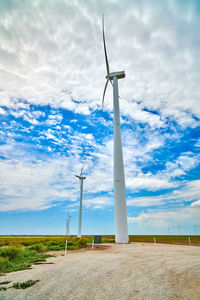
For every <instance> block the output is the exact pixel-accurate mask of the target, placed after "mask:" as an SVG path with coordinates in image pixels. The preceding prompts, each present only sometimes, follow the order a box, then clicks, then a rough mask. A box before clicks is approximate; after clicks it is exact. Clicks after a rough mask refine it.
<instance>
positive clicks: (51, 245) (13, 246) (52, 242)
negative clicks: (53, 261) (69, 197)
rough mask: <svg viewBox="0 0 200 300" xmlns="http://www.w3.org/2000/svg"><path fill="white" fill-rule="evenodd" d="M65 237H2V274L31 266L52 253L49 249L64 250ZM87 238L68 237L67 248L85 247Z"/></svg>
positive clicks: (0, 250)
mask: <svg viewBox="0 0 200 300" xmlns="http://www.w3.org/2000/svg"><path fill="white" fill-rule="evenodd" d="M65 244H66V236H65V237H46V236H44V237H43V236H40V237H33V238H32V237H29V236H28V237H21V236H19V237H18V236H15V237H9V236H8V237H3V238H2V237H0V246H1V247H0V274H1V275H2V273H7V272H14V271H18V270H24V269H27V268H30V267H31V265H32V264H39V263H42V262H44V261H45V259H46V258H47V257H50V256H51V255H48V254H45V252H48V251H59V250H64V249H65ZM86 244H87V239H86V238H77V237H73V236H70V237H68V243H67V249H68V250H77V249H80V248H82V247H85V246H86Z"/></svg>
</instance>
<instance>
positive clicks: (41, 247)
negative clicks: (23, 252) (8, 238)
mask: <svg viewBox="0 0 200 300" xmlns="http://www.w3.org/2000/svg"><path fill="white" fill-rule="evenodd" d="M27 249H28V250H35V251H37V252H44V251H46V250H47V247H45V246H44V245H43V244H33V245H31V246H29V247H27Z"/></svg>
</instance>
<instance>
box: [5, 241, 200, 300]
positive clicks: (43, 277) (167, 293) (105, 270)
mask: <svg viewBox="0 0 200 300" xmlns="http://www.w3.org/2000/svg"><path fill="white" fill-rule="evenodd" d="M61 254H64V252H62V253H61ZM48 262H53V263H54V264H44V265H35V266H33V267H32V269H31V270H23V271H19V272H13V273H9V274H7V275H6V276H4V277H0V282H1V281H11V283H10V285H12V284H13V283H16V282H23V281H27V280H30V279H32V280H40V281H39V282H38V283H37V284H36V285H34V286H32V287H29V288H27V289H25V290H14V289H8V290H7V291H4V292H2V296H3V297H4V298H5V299H6V300H22V299H23V300H55V299H56V300H66V299H81V300H86V299H92V300H93V299H95V300H102V299H103V300H112V299H113V300H117V299H120V300H121V299H122V300H123V299H129V300H132V299H159V300H160V299H188V300H191V299H192V300H193V299H194V300H197V299H198V300H199V299H200V247H193V246H181V245H164V244H156V245H154V244H144V243H131V244H128V245H125V246H124V245H119V244H118V245H117V244H103V245H97V248H94V250H93V251H92V250H91V245H90V246H88V247H87V248H83V249H80V250H78V251H68V252H67V255H66V256H61V255H59V256H56V257H51V258H49V259H48ZM8 286H9V285H8Z"/></svg>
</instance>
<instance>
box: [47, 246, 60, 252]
mask: <svg viewBox="0 0 200 300" xmlns="http://www.w3.org/2000/svg"><path fill="white" fill-rule="evenodd" d="M48 250H51V251H59V250H63V247H60V246H59V245H55V246H49V247H48Z"/></svg>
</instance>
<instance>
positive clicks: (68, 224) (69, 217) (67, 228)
mask: <svg viewBox="0 0 200 300" xmlns="http://www.w3.org/2000/svg"><path fill="white" fill-rule="evenodd" d="M71 217H72V216H70V215H69V213H68V216H67V220H66V235H69V230H70V219H71Z"/></svg>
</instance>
